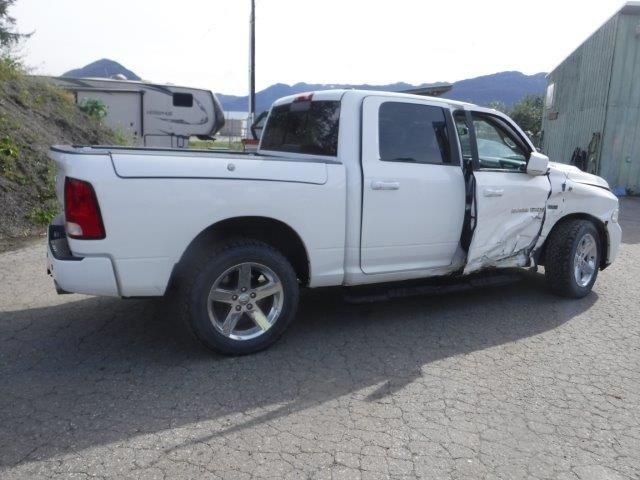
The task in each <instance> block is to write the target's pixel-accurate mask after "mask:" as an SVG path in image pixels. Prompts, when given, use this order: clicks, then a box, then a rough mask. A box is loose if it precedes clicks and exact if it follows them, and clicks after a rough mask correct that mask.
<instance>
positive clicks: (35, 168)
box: [0, 59, 118, 239]
mask: <svg viewBox="0 0 640 480" xmlns="http://www.w3.org/2000/svg"><path fill="white" fill-rule="evenodd" d="M73 143H75V144H114V143H118V138H117V136H116V135H115V134H114V133H113V132H112V131H111V130H109V129H107V128H106V127H104V126H102V125H100V123H99V122H98V121H97V120H95V119H93V118H90V117H89V116H87V115H86V114H84V113H83V112H81V111H80V110H79V109H78V107H77V106H76V105H75V103H74V101H73V97H72V96H71V95H70V94H69V93H67V92H65V91H64V90H61V89H59V88H57V87H55V86H53V85H51V84H49V83H46V82H44V81H42V80H38V79H34V78H32V77H28V76H26V75H24V73H23V72H22V70H21V69H20V67H19V66H18V65H16V64H15V63H14V62H12V61H10V60H3V59H0V239H2V238H7V237H19V236H26V235H32V234H36V233H41V232H42V231H44V226H45V225H46V224H47V223H48V221H49V219H50V218H51V217H52V216H53V215H55V213H56V212H57V209H58V205H57V203H56V200H55V194H54V189H53V178H54V175H55V171H54V165H53V162H52V161H51V160H49V158H48V156H47V152H48V149H49V147H50V146H51V145H54V144H73Z"/></svg>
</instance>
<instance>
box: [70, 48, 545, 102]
mask: <svg viewBox="0 0 640 480" xmlns="http://www.w3.org/2000/svg"><path fill="white" fill-rule="evenodd" d="M118 74H120V75H124V76H125V77H126V78H127V79H129V80H140V77H139V76H138V75H137V74H135V73H134V72H132V71H131V70H129V69H127V68H125V67H124V66H122V65H121V64H120V63H118V62H116V61H114V60H110V59H107V58H103V59H101V60H97V61H95V62H93V63H90V64H89V65H85V66H84V67H82V68H78V69H75V70H70V71H68V72H66V73H65V74H63V76H68V77H74V78H80V77H102V78H110V77H111V76H113V75H118ZM443 83H448V82H430V83H421V84H418V85H413V84H410V83H406V82H395V83H389V84H386V85H370V84H347V83H307V82H298V83H295V84H293V85H288V84H286V83H274V84H273V85H270V86H268V87H267V88H264V89H262V90H260V91H258V92H256V111H257V112H262V111H264V110H267V109H268V108H269V107H270V106H271V104H272V103H273V102H274V101H275V100H276V99H278V98H280V97H285V96H287V95H294V94H296V93H302V92H308V91H314V90H326V89H330V88H346V89H362V90H386V91H392V92H398V91H403V90H410V89H415V88H424V87H430V86H434V85H442V84H443ZM546 83H547V82H546V73H545V72H540V73H535V74H532V75H525V74H524V73H521V72H518V71H513V70H510V71H504V72H497V73H493V74H489V75H481V76H478V77H473V78H467V79H463V80H459V81H456V82H453V83H452V84H451V85H452V89H451V90H450V91H449V92H447V93H445V94H444V95H443V97H444V98H449V99H452V100H461V101H465V102H470V103H475V104H478V105H487V104H488V103H489V102H492V101H498V102H502V103H503V104H505V105H506V106H507V107H511V106H513V105H514V104H515V103H517V102H519V101H520V100H521V99H522V98H523V97H525V96H526V95H531V94H533V95H541V94H542V93H543V92H544V89H545V88H546ZM216 95H217V96H218V99H219V100H220V102H221V103H222V108H223V109H224V110H225V111H246V110H247V104H248V97H247V96H246V95H227V94H224V93H221V92H216Z"/></svg>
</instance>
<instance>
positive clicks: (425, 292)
mask: <svg viewBox="0 0 640 480" xmlns="http://www.w3.org/2000/svg"><path fill="white" fill-rule="evenodd" d="M525 274H526V270H517V269H516V270H509V271H506V272H503V273H497V272H491V273H484V274H476V275H469V276H464V277H462V276H456V277H442V278H432V279H426V280H421V281H420V282H416V281H411V282H394V283H386V284H378V285H366V286H358V287H349V288H347V289H346V290H345V292H344V301H345V302H347V303H354V304H358V303H374V302H383V301H387V300H391V299H393V298H403V297H416V296H434V295H444V294H447V293H455V292H464V291H468V290H474V289H478V288H488V287H501V286H504V285H510V284H512V283H515V282H519V281H520V280H522V279H523V278H524V275H525Z"/></svg>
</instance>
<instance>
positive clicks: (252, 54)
mask: <svg viewBox="0 0 640 480" xmlns="http://www.w3.org/2000/svg"><path fill="white" fill-rule="evenodd" d="M255 119H256V1H255V0H251V16H250V17H249V118H248V119H247V123H248V125H247V129H249V128H250V127H251V125H253V122H254V121H255Z"/></svg>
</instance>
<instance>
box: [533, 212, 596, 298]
mask: <svg viewBox="0 0 640 480" xmlns="http://www.w3.org/2000/svg"><path fill="white" fill-rule="evenodd" d="M548 241H549V243H548V245H547V251H546V255H545V275H546V278H547V280H548V282H549V286H550V287H551V290H552V291H553V292H554V293H556V294H558V295H562V296H565V297H572V298H581V297H584V296H585V295H587V294H588V293H589V292H590V291H591V289H592V288H593V284H594V283H595V281H596V278H597V277H598V267H599V266H600V251H601V249H600V235H599V234H598V230H597V229H596V227H595V226H594V225H593V223H591V222H589V221H587V220H569V221H567V222H565V223H563V224H561V225H559V226H558V227H557V228H556V229H554V231H553V232H552V234H551V237H550V238H549V240H548Z"/></svg>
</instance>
